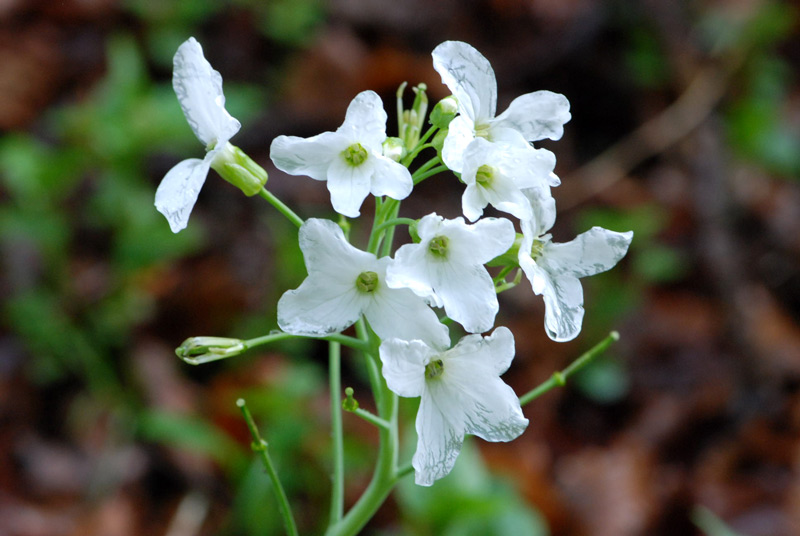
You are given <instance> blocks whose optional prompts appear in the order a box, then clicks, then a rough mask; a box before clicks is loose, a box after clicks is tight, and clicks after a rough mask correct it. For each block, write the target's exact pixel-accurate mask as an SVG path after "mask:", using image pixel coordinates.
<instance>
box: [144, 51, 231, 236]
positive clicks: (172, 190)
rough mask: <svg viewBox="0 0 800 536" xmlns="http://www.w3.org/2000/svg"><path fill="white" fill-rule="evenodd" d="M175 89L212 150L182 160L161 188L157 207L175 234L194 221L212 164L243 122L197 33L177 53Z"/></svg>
mask: <svg viewBox="0 0 800 536" xmlns="http://www.w3.org/2000/svg"><path fill="white" fill-rule="evenodd" d="M172 87H173V88H174V89H175V94H176V95H177V96H178V102H180V105H181V109H183V115H184V116H186V120H187V121H188V122H189V126H190V127H191V128H192V131H193V132H194V134H195V136H197V139H198V140H200V142H201V143H202V144H203V145H204V146H205V147H206V151H207V152H206V155H205V158H203V159H202V160H201V159H199V158H189V159H187V160H184V161H182V162H179V163H178V164H177V165H176V166H175V167H173V168H172V169H170V170H169V171H168V172H167V174H166V176H164V179H163V180H162V181H161V184H160V185H159V186H158V189H157V190H156V200H155V205H156V208H157V209H158V211H159V212H161V213H162V214H163V215H164V216H165V217H166V218H167V221H168V222H169V226H170V229H172V232H173V233H177V232H178V231H180V230H181V229H184V228H185V227H186V224H187V223H188V221H189V215H190V214H191V212H192V208H193V207H194V204H195V203H196V202H197V196H198V195H199V194H200V188H202V186H203V183H204V182H205V180H206V177H207V176H208V170H209V168H210V167H211V164H212V163H213V162H214V159H215V158H217V157H218V156H219V155H221V154H222V153H223V152H224V151H225V150H226V149H227V146H228V140H230V139H231V138H232V137H233V135H234V134H236V133H237V132H238V131H239V129H240V128H241V124H240V123H239V121H237V120H236V119H234V118H233V117H231V116H230V114H228V111H227V110H226V109H225V96H224V95H223V93H222V77H221V76H220V74H219V73H218V72H217V71H215V70H214V69H213V68H212V67H211V64H209V63H208V61H206V59H205V57H204V56H203V49H202V47H201V46H200V43H198V42H197V41H196V40H195V38H194V37H190V38H189V39H187V40H186V41H185V42H184V43H183V44H182V45H181V46H180V47H178V51H177V52H176V53H175V57H174V58H173V71H172Z"/></svg>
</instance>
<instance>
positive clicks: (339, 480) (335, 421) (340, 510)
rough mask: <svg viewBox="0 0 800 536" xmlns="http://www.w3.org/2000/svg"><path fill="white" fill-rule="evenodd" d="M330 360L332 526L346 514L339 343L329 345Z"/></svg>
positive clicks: (340, 351)
mask: <svg viewBox="0 0 800 536" xmlns="http://www.w3.org/2000/svg"><path fill="white" fill-rule="evenodd" d="M328 360H329V363H328V364H329V371H328V373H329V374H330V380H329V381H330V383H329V387H330V392H331V393H330V396H331V436H332V440H333V484H332V490H331V511H330V524H331V525H333V524H334V523H336V522H338V521H339V520H340V519H342V515H343V514H344V434H343V431H342V404H341V403H340V400H339V399H340V398H341V391H342V347H341V345H340V344H339V343H338V342H333V341H331V342H329V343H328Z"/></svg>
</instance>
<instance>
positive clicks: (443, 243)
mask: <svg viewBox="0 0 800 536" xmlns="http://www.w3.org/2000/svg"><path fill="white" fill-rule="evenodd" d="M449 242H450V239H449V238H447V237H446V236H444V235H440V236H435V237H433V238H432V239H431V241H430V243H428V251H430V252H431V253H433V254H434V255H435V256H437V257H447V244H448V243H449Z"/></svg>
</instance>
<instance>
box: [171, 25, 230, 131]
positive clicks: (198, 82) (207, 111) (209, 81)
mask: <svg viewBox="0 0 800 536" xmlns="http://www.w3.org/2000/svg"><path fill="white" fill-rule="evenodd" d="M172 87H173V88H174V89H175V94H176V95H177V96H178V101H179V102H180V104H181V108H182V109H183V114H184V115H185V116H186V120H187V121H188V122H189V126H191V127H192V131H193V132H194V134H195V136H197V139H199V140H200V141H201V142H202V143H203V145H205V146H206V147H208V146H212V145H220V146H222V145H225V144H226V143H227V142H228V140H230V139H231V138H232V137H233V135H234V134H236V133H237V132H238V131H239V129H240V128H241V126H242V125H241V124H240V123H239V121H237V120H236V119H234V118H233V117H231V115H230V114H229V113H228V111H227V110H226V109H225V95H224V94H223V93H222V76H220V74H219V73H218V72H217V71H215V70H214V69H213V68H212V67H211V64H210V63H208V61H206V59H205V57H204V56H203V48H202V47H201V46H200V43H198V42H197V40H195V38H194V37H190V38H189V39H187V40H186V41H185V42H184V43H183V44H181V46H180V47H178V51H177V52H176V53H175V56H174V58H173V71H172Z"/></svg>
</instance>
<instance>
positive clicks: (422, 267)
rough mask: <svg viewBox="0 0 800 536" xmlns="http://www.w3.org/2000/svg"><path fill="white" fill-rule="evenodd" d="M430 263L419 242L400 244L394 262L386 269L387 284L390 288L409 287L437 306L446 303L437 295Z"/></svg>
mask: <svg viewBox="0 0 800 536" xmlns="http://www.w3.org/2000/svg"><path fill="white" fill-rule="evenodd" d="M430 267H431V266H430V263H428V259H427V252H426V251H425V248H424V247H421V246H420V245H419V244H405V245H403V246H400V247H399V248H398V249H397V251H396V252H395V254H394V262H393V263H391V264H390V265H389V266H388V268H387V269H386V284H387V285H388V286H389V287H390V288H407V289H410V290H411V291H412V292H413V293H414V294H416V295H417V296H419V297H421V298H424V299H425V300H426V301H428V303H432V304H433V305H435V306H436V307H442V306H443V305H444V303H443V302H442V301H441V300H440V299H439V298H438V297H437V296H436V293H435V292H434V291H433V287H432V286H431V284H432V281H433V277H432V275H431V270H430Z"/></svg>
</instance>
